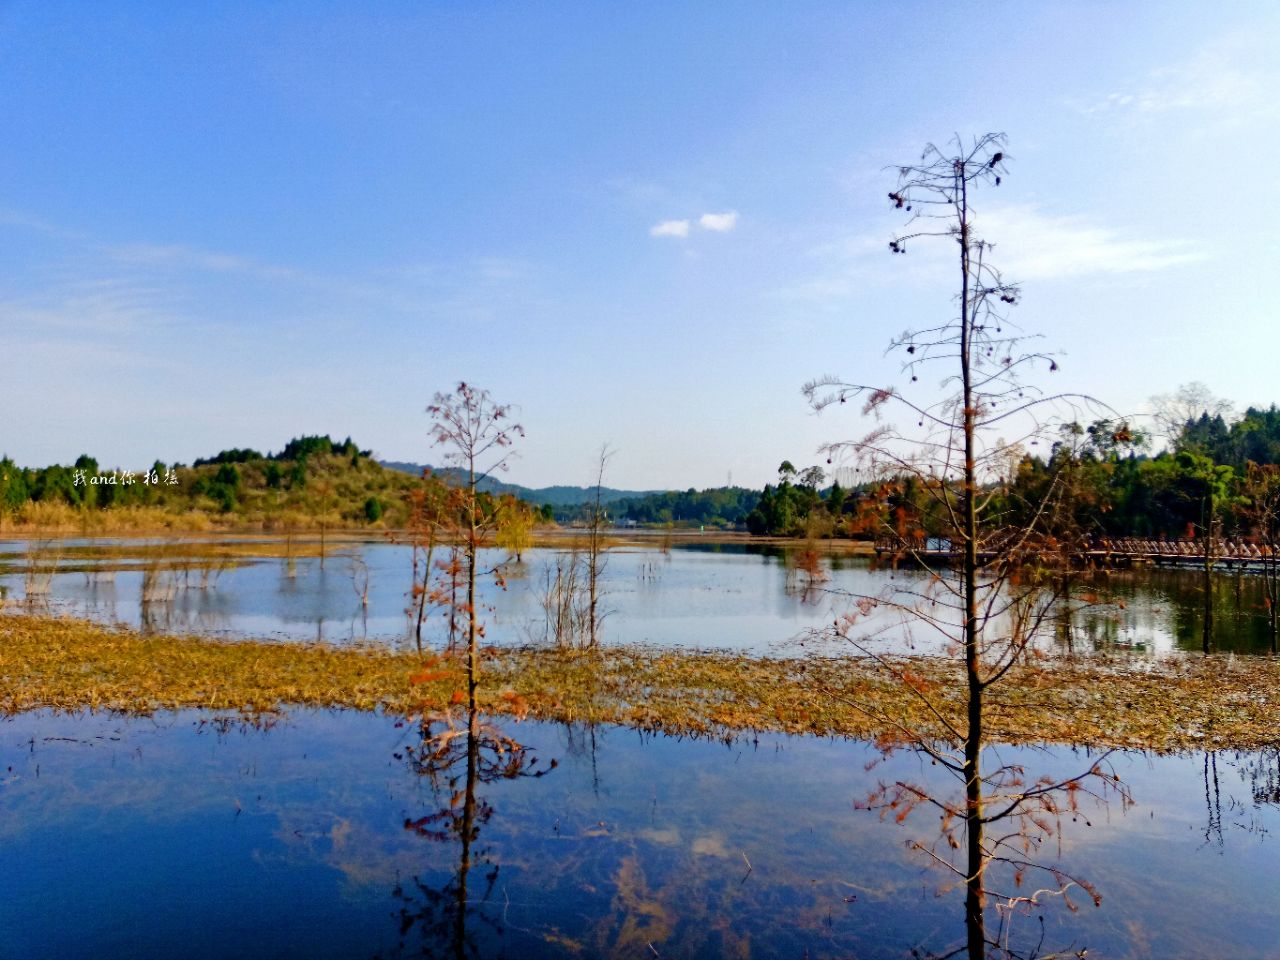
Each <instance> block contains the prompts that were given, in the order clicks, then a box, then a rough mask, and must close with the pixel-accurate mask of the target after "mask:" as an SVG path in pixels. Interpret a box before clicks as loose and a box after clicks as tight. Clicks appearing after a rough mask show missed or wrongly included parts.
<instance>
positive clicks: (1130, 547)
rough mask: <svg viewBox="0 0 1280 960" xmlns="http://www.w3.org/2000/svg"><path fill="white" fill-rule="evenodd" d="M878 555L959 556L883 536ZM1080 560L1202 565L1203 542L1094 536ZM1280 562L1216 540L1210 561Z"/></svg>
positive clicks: (931, 541)
mask: <svg viewBox="0 0 1280 960" xmlns="http://www.w3.org/2000/svg"><path fill="white" fill-rule="evenodd" d="M1003 546H1004V544H1002V543H997V542H994V541H992V542H984V543H983V544H982V545H981V546H980V547H979V549H978V556H979V557H980V558H985V557H991V556H994V555H995V554H996V553H998V552H1000V551H1001V550H1002V549H1003ZM875 551H876V553H877V554H878V555H881V556H883V555H886V554H888V555H892V556H900V557H907V556H917V557H919V558H921V559H924V560H939V561H944V560H952V559H957V558H959V557H960V555H961V550H960V547H959V545H953V544H952V543H951V542H950V541H947V540H939V539H937V538H928V539H925V538H909V537H882V538H881V539H879V540H877V541H876V543H875ZM1077 555H1078V557H1079V559H1080V560H1082V561H1085V560H1090V561H1093V562H1095V563H1104V564H1115V565H1124V564H1132V563H1157V564H1202V563H1204V560H1205V556H1204V542H1203V541H1201V540H1165V539H1151V538H1142V537H1116V538H1109V537H1095V538H1093V539H1092V540H1090V541H1089V543H1088V545H1087V546H1086V547H1084V548H1083V549H1081V550H1079V551H1078V554H1077ZM1273 558H1274V559H1275V560H1276V561H1278V562H1280V554H1277V553H1276V552H1275V551H1273V550H1272V548H1271V547H1269V546H1267V545H1265V544H1257V543H1254V542H1252V541H1249V540H1244V539H1239V538H1234V539H1232V538H1227V539H1215V540H1214V541H1213V556H1212V559H1213V562H1214V563H1221V564H1225V565H1227V566H1239V565H1244V566H1251V565H1255V564H1256V565H1259V566H1260V565H1262V564H1264V563H1266V562H1267V561H1269V560H1272V559H1273Z"/></svg>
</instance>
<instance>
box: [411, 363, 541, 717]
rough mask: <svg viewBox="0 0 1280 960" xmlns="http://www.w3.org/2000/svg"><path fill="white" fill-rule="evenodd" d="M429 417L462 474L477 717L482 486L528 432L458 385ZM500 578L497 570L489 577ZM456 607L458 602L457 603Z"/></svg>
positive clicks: (485, 397)
mask: <svg viewBox="0 0 1280 960" xmlns="http://www.w3.org/2000/svg"><path fill="white" fill-rule="evenodd" d="M427 413H428V414H430V415H431V419H432V420H433V421H434V422H433V423H432V426H431V438H432V440H433V441H434V443H435V444H436V445H437V446H440V447H443V448H444V451H445V454H444V457H445V460H446V461H448V462H449V463H452V464H453V465H454V466H456V467H457V468H458V469H459V472H460V474H461V476H462V477H463V481H464V483H463V485H462V486H460V487H458V488H457V493H458V496H457V503H456V508H454V509H450V510H449V515H450V516H452V517H457V518H458V522H459V526H460V529H459V530H458V539H459V540H460V541H461V548H462V560H463V568H464V569H463V573H464V574H465V578H466V585H467V592H466V603H465V604H464V605H463V607H462V613H463V616H464V619H465V622H466V628H467V708H468V710H469V712H470V715H471V716H472V718H473V724H474V717H475V713H476V687H477V686H478V684H479V660H478V641H479V638H480V636H481V634H482V633H483V628H482V627H481V626H480V622H479V618H478V616H477V607H476V577H477V572H478V571H477V567H476V564H477V557H478V555H479V552H480V547H481V546H482V544H483V543H484V538H485V537H486V536H487V534H488V533H489V531H490V530H491V529H492V527H493V524H494V519H495V518H494V515H493V512H492V511H489V512H486V511H485V510H484V509H483V505H482V504H481V502H480V495H479V489H478V488H479V484H480V483H481V482H482V481H483V480H485V479H486V478H488V477H489V476H491V475H492V474H493V473H495V472H497V471H501V470H506V469H507V465H508V462H509V461H510V459H511V455H512V450H511V446H512V444H513V443H514V442H515V440H516V438H517V437H523V436H524V428H523V427H521V426H520V425H519V424H518V423H511V422H510V420H511V413H512V408H511V407H510V406H507V405H503V404H498V403H494V401H493V398H492V397H491V396H490V395H489V391H488V390H482V389H479V388H477V387H475V386H472V385H470V384H468V383H465V382H463V383H459V384H458V386H457V388H456V389H455V390H454V392H453V393H437V394H436V395H435V399H434V401H433V402H432V404H431V405H430V406H429V407H427ZM487 572H488V573H490V574H496V573H497V568H496V567H495V568H494V569H493V570H490V571H487ZM455 607H456V601H455Z"/></svg>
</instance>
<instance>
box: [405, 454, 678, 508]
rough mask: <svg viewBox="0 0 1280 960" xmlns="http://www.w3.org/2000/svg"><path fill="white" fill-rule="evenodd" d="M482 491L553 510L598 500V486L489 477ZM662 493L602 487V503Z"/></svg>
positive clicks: (418, 468) (410, 468)
mask: <svg viewBox="0 0 1280 960" xmlns="http://www.w3.org/2000/svg"><path fill="white" fill-rule="evenodd" d="M380 463H381V464H382V465H383V466H384V467H386V468H387V469H388V470H399V471H400V472H401V473H408V474H412V475H413V476H415V477H417V476H420V475H421V474H422V471H423V470H430V471H431V472H432V473H435V474H437V475H439V476H442V477H449V478H456V477H461V476H462V471H460V470H458V469H457V468H456V467H431V466H427V465H424V464H421V463H403V462H401V461H397V460H382V461H380ZM480 489H481V490H483V491H485V492H487V493H494V494H503V493H511V494H515V495H516V496H517V497H519V498H520V499H521V500H524V501H525V502H527V503H532V504H535V505H537V506H542V504H544V503H548V504H550V505H551V506H552V507H577V506H581V505H582V504H584V503H590V502H591V501H592V500H594V499H595V495H596V488H595V487H566V486H555V487H523V486H521V485H520V484H518V483H503V482H502V481H501V480H495V479H494V478H492V477H490V478H488V479H486V480H484V481H482V482H481V484H480ZM665 492H666V491H663V490H617V489H615V488H613V487H601V488H600V500H601V502H602V503H617V502H618V501H620V500H632V499H636V498H639V497H644V496H648V495H649V494H654V493H665Z"/></svg>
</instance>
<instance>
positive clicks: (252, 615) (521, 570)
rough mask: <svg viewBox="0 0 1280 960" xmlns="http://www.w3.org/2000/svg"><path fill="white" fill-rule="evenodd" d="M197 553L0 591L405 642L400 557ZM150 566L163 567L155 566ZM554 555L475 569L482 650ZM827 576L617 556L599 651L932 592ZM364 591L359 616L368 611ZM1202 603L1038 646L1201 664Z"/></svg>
mask: <svg viewBox="0 0 1280 960" xmlns="http://www.w3.org/2000/svg"><path fill="white" fill-rule="evenodd" d="M228 542H231V541H221V542H218V541H215V543H221V544H223V545H225V544H226V543H228ZM234 543H237V544H240V545H242V546H243V545H245V544H246V543H252V542H251V541H243V540H241V541H234ZM35 547H38V549H34V548H35ZM198 547H199V544H198V543H197V542H196V541H188V542H187V543H186V544H183V543H177V544H169V545H162V544H159V543H156V542H148V541H139V540H134V541H113V540H95V541H57V542H48V543H43V544H39V545H33V544H28V543H26V542H23V541H0V590H3V591H5V592H6V593H7V595H8V596H9V597H10V598H11V599H13V600H17V601H21V600H22V599H23V598H24V596H25V594H26V592H27V590H28V588H29V587H30V585H31V584H32V583H33V582H37V583H40V584H41V586H40V590H41V592H40V593H39V595H38V596H37V597H34V598H33V599H34V600H35V601H37V605H38V606H40V607H47V608H49V609H53V610H58V611H67V612H70V613H74V614H77V615H83V616H89V617H93V618H96V619H100V620H103V621H107V622H120V623H125V624H129V625H132V626H141V627H143V628H145V629H154V630H161V631H169V632H193V633H201V634H207V635H213V636H226V637H261V638H275V639H280V640H316V639H320V640H326V641H329V642H337V643H343V642H351V641H376V642H380V643H386V644H389V645H392V646H402V645H406V644H408V643H409V642H410V637H411V635H412V631H411V629H410V626H409V618H408V617H407V616H406V613H405V611H406V608H407V607H408V606H409V604H410V600H409V596H408V593H409V589H410V584H411V577H412V562H411V551H410V549H409V548H408V547H406V546H402V545H395V544H390V543H386V542H371V543H348V544H344V545H343V546H341V547H340V548H338V549H337V550H334V551H333V552H331V553H330V554H329V555H328V556H327V558H326V559H325V561H324V563H323V564H322V563H321V562H320V560H319V559H318V558H316V557H298V558H297V559H294V560H286V559H283V558H281V557H278V556H274V557H273V556H242V557H239V558H237V559H235V561H234V562H231V561H228V560H227V559H225V558H223V559H217V560H210V559H209V558H208V557H207V556H205V557H201V556H192V557H186V558H184V556H183V551H184V550H187V551H190V552H191V553H192V554H197V553H198V552H199V550H198ZM254 549H268V550H274V551H276V552H277V553H279V552H281V551H282V550H283V547H282V546H281V545H280V544H279V543H278V542H277V543H272V542H269V541H268V542H266V543H264V544H262V545H259V547H255V548H254ZM331 549H332V548H331ZM156 551H162V555H161V556H159V557H158V558H157V556H156ZM557 555H558V554H557V551H554V550H550V549H538V550H531V551H529V552H528V554H526V557H525V562H523V563H507V562H504V561H506V559H507V558H506V555H505V554H504V553H502V552H500V551H496V550H489V551H485V552H484V556H483V557H482V558H481V559H482V564H483V565H484V566H486V567H488V566H499V565H500V566H501V567H502V570H503V573H504V576H505V579H506V584H507V586H506V589H505V590H501V589H498V588H496V587H495V586H494V584H493V581H492V578H481V595H482V601H483V607H484V610H483V612H482V618H483V619H484V621H485V623H486V628H487V630H486V639H487V642H490V643H495V644H524V643H530V642H539V641H541V640H542V639H543V637H544V635H545V630H544V621H545V618H544V614H543V610H542V607H541V604H540V602H539V595H540V593H541V592H542V591H543V590H544V582H545V577H546V575H547V572H548V570H549V569H550V568H552V567H554V565H555V562H556V558H557ZM560 556H561V558H563V555H562V554H560ZM33 569H35V571H36V572H35V574H33V573H32V570H33ZM823 573H824V575H825V577H826V579H825V580H823V581H822V582H817V583H813V582H810V580H809V579H808V577H807V575H806V574H805V573H803V572H801V571H798V570H796V568H795V566H794V564H792V563H790V562H788V557H787V555H786V554H785V553H784V552H782V551H780V550H778V549H776V548H767V547H752V546H750V545H741V544H733V545H713V544H708V545H699V544H693V545H681V546H677V547H675V548H673V549H670V550H669V551H667V552H663V551H661V550H658V549H636V548H623V549H615V550H612V551H610V552H609V554H608V562H607V566H606V568H605V571H604V575H603V580H602V583H603V590H604V597H605V599H604V601H603V604H602V607H603V609H604V610H605V611H607V613H608V616H607V618H606V620H605V622H604V628H603V639H604V641H605V642H607V643H614V644H632V643H641V644H652V645H659V646H670V647H685V648H706V649H712V648H715V649H731V650H745V651H750V652H752V653H757V654H767V655H776V654H794V653H797V652H799V650H800V648H799V647H798V646H797V645H796V644H795V642H794V641H795V640H796V639H797V638H800V637H803V636H804V635H805V634H806V633H807V632H808V631H811V630H813V629H815V628H822V627H824V626H826V625H829V624H830V623H831V622H832V621H833V620H834V619H835V618H836V617H838V616H840V615H841V614H842V613H844V612H846V611H848V610H849V609H851V608H852V606H853V603H854V598H856V597H857V596H861V595H871V596H876V595H879V594H881V593H882V592H883V591H884V590H885V588H886V586H887V585H889V584H890V583H891V582H896V583H898V584H908V585H912V586H922V585H923V584H924V582H925V577H924V575H923V574H921V573H919V572H912V571H897V572H893V571H887V570H877V569H873V567H872V564H871V563H870V562H869V561H868V560H865V559H854V558H848V557H844V558H841V557H828V558H826V559H824V561H823ZM366 578H367V580H366ZM890 578H894V579H893V581H891V579H890ZM366 582H367V585H368V591H367V599H368V603H367V605H365V604H363V603H362V602H361V594H362V593H363V592H364V585H365V583H366ZM1200 589H1201V588H1200V579H1199V576H1198V575H1197V574H1196V573H1195V572H1194V571H1186V570H1164V569H1154V570H1152V569H1148V570H1131V571H1116V572H1115V573H1113V574H1112V575H1111V576H1110V579H1109V582H1108V584H1107V585H1106V587H1105V590H1104V591H1103V592H1104V593H1105V594H1106V595H1107V597H1108V598H1109V599H1112V600H1118V601H1120V602H1119V603H1106V604H1103V605H1101V606H1097V607H1092V608H1087V609H1082V610H1079V611H1077V613H1076V614H1075V616H1074V618H1073V620H1072V624H1071V628H1070V630H1069V631H1068V630H1066V629H1056V630H1055V631H1054V636H1053V637H1051V638H1048V639H1046V644H1047V645H1048V647H1049V648H1051V649H1055V650H1061V651H1066V650H1067V649H1071V650H1074V651H1077V652H1086V651H1089V650H1096V649H1105V650H1112V651H1117V650H1119V651H1132V652H1136V653H1157V654H1161V653H1169V652H1176V651H1197V650H1199V649H1200V648H1201V644H1202V632H1201V624H1202V616H1203V613H1202V610H1203V597H1202V594H1201V592H1200ZM1214 594H1215V596H1214V607H1215V621H1216V625H1215V645H1216V647H1217V648H1218V649H1220V650H1223V651H1234V652H1240V653H1260V652H1265V651H1266V650H1267V649H1268V647H1269V643H1270V639H1269V636H1268V633H1267V618H1266V613H1265V610H1266V605H1265V598H1264V596H1263V592H1262V586H1261V583H1260V581H1259V580H1258V578H1257V577H1253V576H1249V575H1242V576H1236V575H1232V574H1225V575H1221V576H1218V577H1217V578H1216V579H1215V581H1214ZM864 629H868V630H869V629H876V630H880V631H881V642H882V643H884V644H886V645H887V646H888V647H889V648H892V649H896V650H902V651H905V650H916V651H921V652H930V651H934V650H937V649H938V648H939V641H938V639H937V638H935V637H930V636H928V635H923V634H920V633H918V632H917V633H916V634H914V635H913V634H911V633H909V632H908V631H906V630H904V629H903V627H902V625H901V624H900V623H899V622H898V621H897V620H896V619H895V618H894V617H892V616H890V615H889V614H887V613H884V614H880V615H879V619H878V620H873V621H872V622H871V623H869V624H864ZM424 636H425V637H426V639H427V640H428V641H429V642H432V643H439V642H441V641H442V639H443V638H444V636H445V623H444V621H443V619H442V618H441V617H440V616H439V615H436V616H433V617H432V618H431V619H430V620H429V621H428V626H427V628H426V631H425V633H424Z"/></svg>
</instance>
